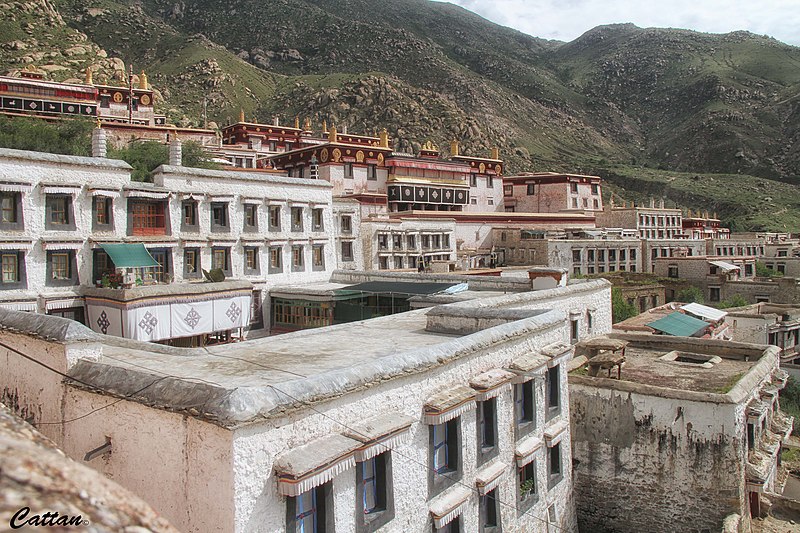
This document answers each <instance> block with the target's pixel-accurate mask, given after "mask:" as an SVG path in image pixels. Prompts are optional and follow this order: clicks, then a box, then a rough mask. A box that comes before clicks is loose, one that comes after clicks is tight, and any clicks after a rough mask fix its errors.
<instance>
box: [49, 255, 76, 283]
mask: <svg viewBox="0 0 800 533" xmlns="http://www.w3.org/2000/svg"><path fill="white" fill-rule="evenodd" d="M46 271H47V272H46V276H47V279H46V282H45V285H47V286H48V287H64V286H69V285H78V283H79V281H78V263H77V260H76V259H75V251H74V250H48V251H47V267H46Z"/></svg>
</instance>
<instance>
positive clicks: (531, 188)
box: [526, 183, 536, 196]
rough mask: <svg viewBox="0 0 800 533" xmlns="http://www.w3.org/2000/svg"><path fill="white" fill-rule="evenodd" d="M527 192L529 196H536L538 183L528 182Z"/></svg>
mask: <svg viewBox="0 0 800 533" xmlns="http://www.w3.org/2000/svg"><path fill="white" fill-rule="evenodd" d="M526 192H527V194H528V196H534V195H535V194H536V184H535V183H528V185H527V188H526Z"/></svg>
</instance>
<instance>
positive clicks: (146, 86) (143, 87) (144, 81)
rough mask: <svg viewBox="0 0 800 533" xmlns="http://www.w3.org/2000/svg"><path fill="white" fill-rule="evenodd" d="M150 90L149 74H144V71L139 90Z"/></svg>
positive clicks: (141, 75) (140, 78)
mask: <svg viewBox="0 0 800 533" xmlns="http://www.w3.org/2000/svg"><path fill="white" fill-rule="evenodd" d="M149 88H150V86H149V84H148V83H147V74H145V73H144V70H143V71H142V73H141V74H139V89H141V90H143V91H146V90H148V89H149Z"/></svg>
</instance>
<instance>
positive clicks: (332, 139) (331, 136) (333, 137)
mask: <svg viewBox="0 0 800 533" xmlns="http://www.w3.org/2000/svg"><path fill="white" fill-rule="evenodd" d="M328 140H329V141H330V142H332V143H335V142H336V141H337V140H338V139H337V137H336V124H334V125H332V126H331V131H330V132H329V133H328Z"/></svg>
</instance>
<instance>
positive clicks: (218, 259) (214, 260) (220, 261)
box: [211, 246, 231, 276]
mask: <svg viewBox="0 0 800 533" xmlns="http://www.w3.org/2000/svg"><path fill="white" fill-rule="evenodd" d="M211 268H212V269H213V268H219V269H221V270H222V271H223V272H224V273H225V275H226V276H230V275H231V249H230V247H227V246H214V247H213V248H211Z"/></svg>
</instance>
